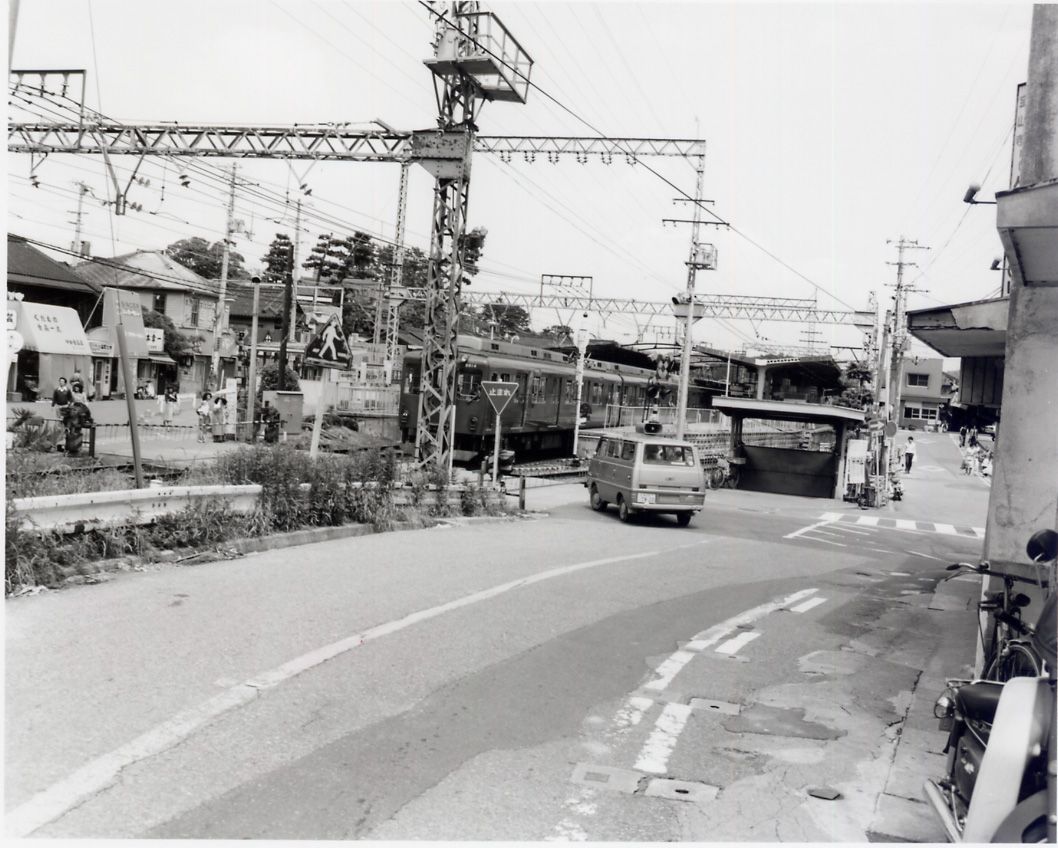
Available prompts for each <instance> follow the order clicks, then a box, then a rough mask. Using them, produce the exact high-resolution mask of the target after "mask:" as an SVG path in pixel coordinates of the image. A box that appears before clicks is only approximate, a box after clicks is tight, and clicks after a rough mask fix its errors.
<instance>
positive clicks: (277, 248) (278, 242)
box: [261, 233, 292, 283]
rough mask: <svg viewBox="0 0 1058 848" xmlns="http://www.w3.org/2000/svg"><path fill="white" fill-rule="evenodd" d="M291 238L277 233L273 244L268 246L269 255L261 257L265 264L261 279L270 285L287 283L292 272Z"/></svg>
mask: <svg viewBox="0 0 1058 848" xmlns="http://www.w3.org/2000/svg"><path fill="white" fill-rule="evenodd" d="M291 246H292V245H291V241H290V236H288V235H287V234H286V233H276V237H275V238H274V239H272V243H271V244H270V245H268V253H266V254H265V255H264V256H263V257H261V261H262V262H264V264H265V269H264V273H262V274H261V278H262V279H263V280H264V281H265V282H269V283H282V282H285V281H286V278H287V272H288V271H289V270H290V248H291Z"/></svg>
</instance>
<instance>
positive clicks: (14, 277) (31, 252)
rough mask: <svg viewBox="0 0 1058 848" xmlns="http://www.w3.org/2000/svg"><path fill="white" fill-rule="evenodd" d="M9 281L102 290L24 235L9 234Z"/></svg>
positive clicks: (71, 288) (78, 290) (63, 287)
mask: <svg viewBox="0 0 1058 848" xmlns="http://www.w3.org/2000/svg"><path fill="white" fill-rule="evenodd" d="M7 280H8V283H9V284H10V283H16V284H17V283H21V284H22V285H27V286H45V287H47V288H55V289H66V290H67V291H75V292H82V293H85V294H96V295H98V294H99V293H100V292H101V291H102V289H101V288H100V287H99V286H98V285H97V284H96V283H94V282H92V280H90V279H86V278H84V277H82V276H81V275H80V274H79V273H78V272H75V271H74V269H72V268H70V267H69V266H67V265H63V264H62V263H61V262H56V261H55V260H54V259H52V258H51V257H49V256H47V255H46V254H44V253H42V252H41V251H39V250H37V248H35V247H34V246H33V245H31V244H29V243H28V242H27V241H26V240H25V239H24V238H23V237H22V236H16V235H13V234H12V233H8V234H7Z"/></svg>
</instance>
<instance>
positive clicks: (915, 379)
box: [907, 374, 929, 388]
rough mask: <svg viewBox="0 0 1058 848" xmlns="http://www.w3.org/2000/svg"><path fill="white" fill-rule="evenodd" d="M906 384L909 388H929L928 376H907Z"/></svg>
mask: <svg viewBox="0 0 1058 848" xmlns="http://www.w3.org/2000/svg"><path fill="white" fill-rule="evenodd" d="M907 384H908V385H909V386H920V387H922V388H928V387H929V374H908V375H907Z"/></svg>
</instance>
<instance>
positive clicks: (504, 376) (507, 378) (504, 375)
mask: <svg viewBox="0 0 1058 848" xmlns="http://www.w3.org/2000/svg"><path fill="white" fill-rule="evenodd" d="M500 382H501V383H509V382H511V375H510V374H508V373H507V372H506V371H505V372H504V373H502V374H500Z"/></svg>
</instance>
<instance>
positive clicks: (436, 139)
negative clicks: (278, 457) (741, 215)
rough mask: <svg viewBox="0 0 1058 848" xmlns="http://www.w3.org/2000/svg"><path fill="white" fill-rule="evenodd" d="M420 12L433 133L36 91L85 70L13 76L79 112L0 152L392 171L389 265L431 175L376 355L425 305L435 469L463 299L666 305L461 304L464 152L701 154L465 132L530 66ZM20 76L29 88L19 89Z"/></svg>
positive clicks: (487, 27) (726, 307) (20, 128)
mask: <svg viewBox="0 0 1058 848" xmlns="http://www.w3.org/2000/svg"><path fill="white" fill-rule="evenodd" d="M430 5H431V8H432V13H433V15H434V18H435V23H436V29H435V40H434V57H433V58H432V59H430V60H428V61H426V63H425V64H426V65H427V67H429V69H430V70H431V72H432V73H433V74H434V83H435V92H436V94H437V103H438V120H437V127H436V128H434V129H427V130H416V131H396V130H393V129H391V128H389V127H388V126H385V125H383V124H381V123H379V124H378V126H377V128H375V127H369V128H366V129H363V128H361V129H357V128H354V127H353V126H352V125H351V124H338V123H334V124H332V123H327V124H303V125H295V126H255V127H251V126H221V125H213V124H209V125H206V124H195V125H191V124H180V123H175V122H174V123H163V122H154V123H149V124H135V125H133V124H126V123H121V122H117V121H113V120H110V119H108V118H106V117H105V116H102V115H99V114H98V113H94V112H91V111H90V110H86V109H85V108H84V106H83V99H82V100H81V101H80V103H78V102H77V101H74V100H73V99H72V98H68V97H66V95H65V92H64V91H63V92H52V91H48V90H47V88H46V80H47V79H48V78H49V76H54V75H55V74H61V75H62V77H61V79H62V84H63V85H66V84H67V80H68V78H69V77H70V75H75V76H76V75H78V74H80V75H82V76H83V71H61V72H51V71H12V72H11V76H12V78H13V87H12V93H13V94H16V92H18V91H22V92H23V93H24V94H27V95H30V96H39V97H42V98H46V97H48V96H56V95H57V96H59V97H63V98H65V99H66V100H68V101H69V102H70V103H72V104H74V106H73V107H70V106H65V107H64V108H67V109H69V110H70V111H71V112H74V113H75V114H77V118H76V119H71V120H69V121H63V120H59V121H56V122H46V121H32V122H9V124H8V151H9V152H11V153H29V154H31V155H36V156H47V155H49V154H52V153H97V154H100V155H102V156H103V157H104V158H107V157H109V156H111V155H134V156H139V157H140V158H141V159H142V158H144V157H146V156H148V155H162V156H177V157H178V156H188V157H217V158H232V159H239V158H255V159H309V160H314V161H352V162H390V163H396V164H400V165H402V169H401V171H402V174H401V177H402V179H401V197H402V203H401V206H402V208H401V212H400V220H399V221H398V234H397V235H398V237H397V247H396V253H397V255H398V256H399V254H400V253H401V252H402V251H401V248H402V247H403V232H402V231H403V211H404V210H403V198H404V197H406V192H407V169H408V165H409V164H411V163H417V164H420V165H422V166H423V167H424V168H425V169H426V170H427V171H429V172H430V173H431V175H432V176H433V177H434V179H435V186H434V204H433V216H432V224H431V239H430V262H429V264H428V271H427V286H426V287H425V288H423V289H404V288H402V287H401V278H400V273H399V268H398V269H395V270H394V273H393V275H392V276H391V277H390V280H389V281H388V282H389V286H390V287H391V288H392V292H391V293H390V294H388V295H387V300H388V304H387V306H388V313H387V314H388V319H389V320H388V321H387V324H389V325H391V326H389V328H388V329H389V330H390V332H388V333H387V337H386V342H387V349H395V342H396V333H395V332H394V331H395V329H396V319H397V315H398V309H397V307H398V305H399V303H400V302H402V301H403V300H425V301H426V304H427V308H426V327H425V332H424V349H423V368H422V370H421V373H422V383H421V385H420V409H419V422H418V426H417V428H416V434H417V436H416V438H417V443H416V451H417V456H418V458H419V460H420V462H423V463H434V464H436V465H438V466H440V467H445V466H446V465H447V464H448V459H449V457H450V455H451V436H450V434H449V433H448V432H446V430H447V426H446V425H447V424H448V420H449V415H450V411H451V409H452V408H453V401H454V397H455V377H456V374H455V364H456V350H455V339H456V328H457V326H458V315H459V311H460V307H461V304H462V302H464V301H465V302H467V303H469V304H477V303H485V302H489V303H498V302H502V303H510V304H517V305H521V306H525V307H536V306H544V307H555V306H560V307H562V308H573V309H585V310H594V311H599V312H603V313H607V312H619V313H633V314H636V313H638V314H658V315H660V314H671V305H669V304H666V303H663V302H659V303H650V302H643V301H632V300H620V299H614V298H597V297H596V298H591V297H589V298H576V297H573V298H570V297H563V296H561V295H555V296H544V297H537V296H532V295H519V294H513V293H504V292H500V293H485V292H480V291H476V292H475V293H473V294H472V295H469V296H467V297H465V298H464V297H463V293H462V291H461V287H462V286H461V283H462V276H463V275H462V256H461V252H462V241H463V239H462V236H463V233H464V232H465V229H466V213H467V200H468V192H469V180H470V159H471V155H472V153H474V152H479V153H490V154H493V155H499V156H500V158H501V159H502V160H504V161H510V160H511V159H512V158H513V157H515V156H521V157H523V158H524V159H526V160H527V161H535V159H536V157H537V156H545V157H547V159H548V160H549V161H552V162H555V161H558V160H559V159H561V158H564V157H568V156H573V157H575V158H576V159H577V160H578V161H580V162H586V161H588V160H589V159H590V158H592V157H597V158H598V159H599V160H600V161H602V162H604V163H609V162H611V161H613V160H614V159H615V158H623V159H624V160H625V161H627V162H629V163H632V164H634V163H635V162H636V161H637V160H638V159H639V158H640V157H654V156H670V157H684V158H690V157H695V156H701V155H702V154H703V152H704V144H705V143H704V141H702V140H700V139H647V138H621V139H615V138H590V137H566V138H560V137H553V136H523V137H506V136H479V135H477V126H476V117H477V114H478V112H479V111H480V108H481V106H482V104H483V103H484V101H486V100H500V101H512V102H520V103H524V102H525V98H526V96H527V94H528V89H529V85H530V83H529V77H530V73H531V69H532V59H531V58H530V57H529V55H528V54H527V53H526V52H525V51H524V50H523V49H522V48H521V46H520V45H519V44H518V42H517V41H516V40H515V39H514V38H513V36H511V34H510V33H509V32H508V31H507V30H506V28H505V27H504V26H503V24H502V23H501V22H500V21H499V19H498V18H497V17H496V16H495V15H494V14H492V13H490V12H482V11H480V10H479V7H478V4H477V3H476V2H454V3H450V4H449V3H431V4H430ZM27 80H29V81H31V83H32V84H27ZM16 96H17V94H16ZM376 123H377V122H376ZM362 126H363V125H362ZM130 185H131V183H130ZM123 205H124V204H119V205H118V207H117V208H119V209H120V208H122V206H123ZM695 302H696V304H699V305H700V306H702V307H704V311H703V312H702V317H709V316H712V317H730V318H747V319H752V320H786V321H806V320H816V321H819V322H820V323H847V322H849V321H850V320H852V321H854V322H856V321H858V320H859V316H860V313H849V312H833V311H819V310H815V309H814V302H813V301H809V300H807V299H800V298H798V299H789V298H752V297H751V298H746V297H739V296H723V295H716V296H713V295H704V296H703V295H698V296H696V297H695ZM809 313H811V314H809Z"/></svg>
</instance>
